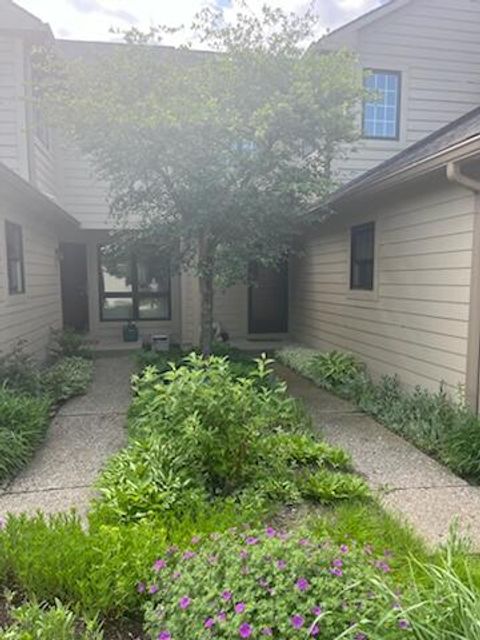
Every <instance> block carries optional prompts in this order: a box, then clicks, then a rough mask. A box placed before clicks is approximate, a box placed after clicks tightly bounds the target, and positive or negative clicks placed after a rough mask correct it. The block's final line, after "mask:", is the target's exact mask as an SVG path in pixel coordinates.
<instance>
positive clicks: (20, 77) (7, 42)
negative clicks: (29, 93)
mask: <svg viewBox="0 0 480 640" xmlns="http://www.w3.org/2000/svg"><path fill="white" fill-rule="evenodd" d="M23 60H24V58H23V44H22V41H21V40H20V39H19V38H14V37H5V36H3V35H1V36H0V162H3V163H4V164H6V165H7V166H8V167H9V168H10V169H12V170H13V171H16V172H17V173H18V174H19V175H21V176H22V178H25V179H26V180H28V179H29V167H28V151H27V135H26V130H27V123H26V110H25V99H24V95H25V75H24V64H23Z"/></svg>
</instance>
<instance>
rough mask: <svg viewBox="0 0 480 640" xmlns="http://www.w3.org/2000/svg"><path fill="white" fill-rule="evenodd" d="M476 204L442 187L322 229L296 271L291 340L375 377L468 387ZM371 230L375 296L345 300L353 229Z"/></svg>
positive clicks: (365, 210) (471, 198) (460, 191)
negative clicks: (352, 362) (366, 226)
mask: <svg viewBox="0 0 480 640" xmlns="http://www.w3.org/2000/svg"><path fill="white" fill-rule="evenodd" d="M474 212H475V199H474V196H473V194H471V193H470V192H468V191H467V190H464V189H463V188H460V187H456V186H453V185H449V184H447V183H443V184H441V185H433V186H429V187H426V186H424V187H423V188H421V189H420V188H418V190H417V191H415V190H414V189H413V188H410V189H409V193H407V192H406V191H405V190H404V191H403V194H402V197H401V198H397V199H396V200H393V199H392V200H390V201H389V202H385V203H384V204H383V205H382V207H381V208H378V207H377V208H376V209H374V208H372V206H364V207H363V208H359V210H358V211H357V212H355V213H352V214H351V215H348V216H346V215H343V216H342V215H340V216H339V217H338V218H337V219H336V220H335V219H333V220H330V221H329V222H327V223H324V225H323V226H321V227H320V228H319V229H318V234H316V235H313V234H312V237H311V238H310V239H309V240H307V243H306V247H305V256H304V258H303V259H301V260H297V261H296V262H295V264H294V265H293V274H292V280H293V283H292V294H291V296H292V299H291V309H290V313H291V327H292V334H293V337H294V339H295V340H297V341H300V342H302V343H305V344H307V345H310V346H312V347H315V348H318V349H320V350H332V349H338V350H343V351H350V352H352V353H354V354H356V355H357V356H358V357H359V358H360V359H362V360H363V361H365V362H366V364H367V366H368V367H369V369H370V371H371V372H372V373H373V374H375V375H383V374H391V375H393V374H398V375H399V376H400V378H401V380H402V382H404V383H405V384H407V385H417V384H420V385H422V386H425V387H428V388H430V389H438V385H439V383H440V382H441V381H444V382H445V383H446V385H448V387H449V388H450V389H454V388H455V387H456V385H458V384H459V383H461V384H464V383H466V371H467V351H468V330H469V312H470V286H471V274H472V269H471V267H472V248H473V225H474V218H475V213H474ZM372 220H374V221H375V222H376V258H375V288H374V291H373V292H359V291H353V292H352V291H350V289H349V270H350V266H349V262H350V256H349V246H350V226H351V225H352V224H360V223H362V222H369V221H372Z"/></svg>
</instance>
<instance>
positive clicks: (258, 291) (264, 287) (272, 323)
mask: <svg viewBox="0 0 480 640" xmlns="http://www.w3.org/2000/svg"><path fill="white" fill-rule="evenodd" d="M250 277H251V280H252V282H253V283H254V284H252V285H251V286H250V287H249V294H248V331H249V333H260V334H270V333H286V332H287V331H288V265H287V263H286V262H285V263H284V264H283V265H282V266H281V267H280V268H278V269H272V268H269V267H262V266H260V265H251V266H250Z"/></svg>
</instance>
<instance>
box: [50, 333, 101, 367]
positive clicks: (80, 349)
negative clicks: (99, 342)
mask: <svg viewBox="0 0 480 640" xmlns="http://www.w3.org/2000/svg"><path fill="white" fill-rule="evenodd" d="M50 357H51V359H53V360H58V359H60V358H72V357H74V358H85V359H87V360H88V359H90V358H92V351H91V349H90V348H89V347H88V345H87V344H86V341H85V336H84V335H83V334H81V333H78V331H75V330H74V329H69V328H67V329H52V330H51V344H50Z"/></svg>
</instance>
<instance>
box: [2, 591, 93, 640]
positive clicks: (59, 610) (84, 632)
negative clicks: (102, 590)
mask: <svg viewBox="0 0 480 640" xmlns="http://www.w3.org/2000/svg"><path fill="white" fill-rule="evenodd" d="M9 617H10V618H11V625H10V626H9V627H8V628H5V629H3V630H2V629H0V640H37V639H39V638H41V640H102V638H103V633H102V631H101V630H100V627H99V625H98V624H97V622H96V620H94V619H92V620H87V621H83V620H78V619H77V617H76V616H75V614H74V613H73V612H72V611H71V610H70V609H68V608H67V607H64V606H63V605H62V603H61V602H60V601H58V600H57V601H56V602H55V605H54V606H53V607H47V606H41V605H39V604H36V603H27V604H23V605H21V606H19V607H16V608H11V609H10V610H9Z"/></svg>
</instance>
